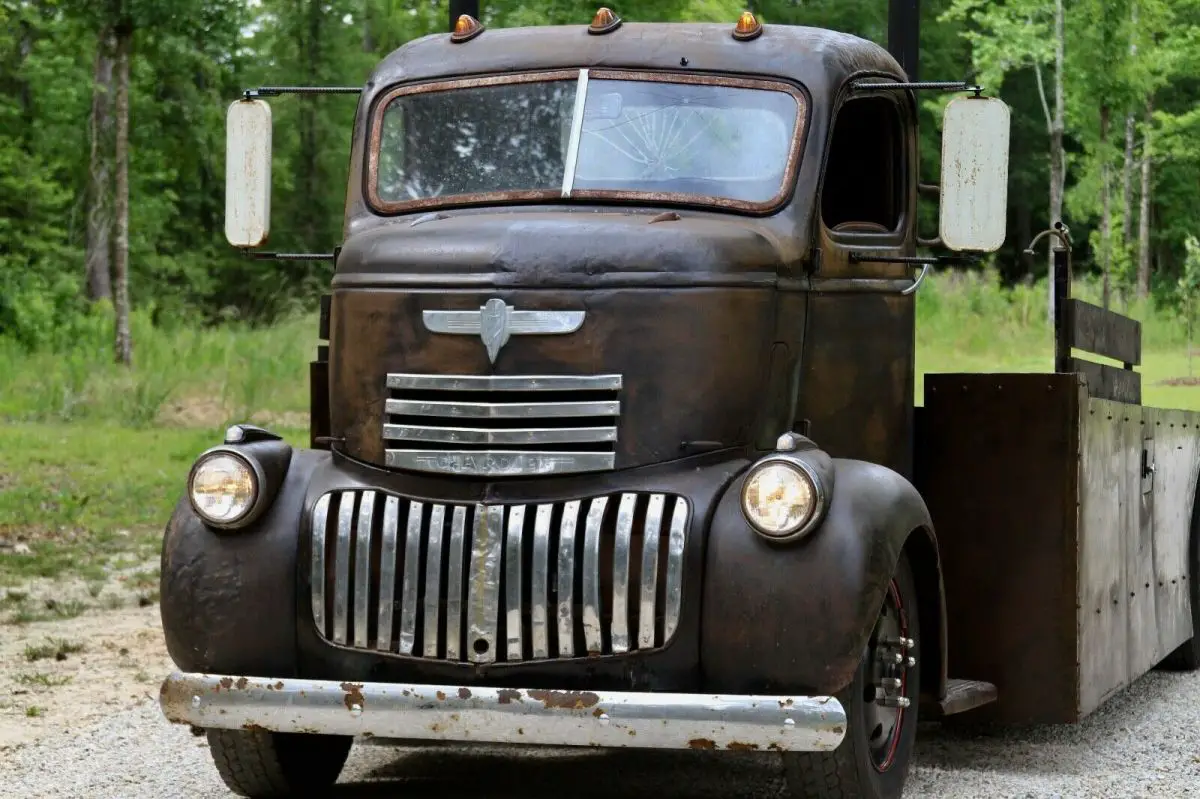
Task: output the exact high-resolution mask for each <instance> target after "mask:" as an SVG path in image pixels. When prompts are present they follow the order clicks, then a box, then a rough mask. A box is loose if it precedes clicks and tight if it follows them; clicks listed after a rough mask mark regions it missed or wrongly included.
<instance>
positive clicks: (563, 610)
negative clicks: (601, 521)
mask: <svg viewBox="0 0 1200 799" xmlns="http://www.w3.org/2000/svg"><path fill="white" fill-rule="evenodd" d="M579 507H580V502H579V500H572V501H571V502H568V503H567V504H566V505H564V506H563V515H562V523H561V525H560V527H559V531H558V656H559V657H563V658H569V657H573V656H574V655H575V610H574V605H575V527H576V525H577V523H578V521H579Z"/></svg>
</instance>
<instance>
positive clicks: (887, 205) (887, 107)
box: [821, 96, 907, 233]
mask: <svg viewBox="0 0 1200 799" xmlns="http://www.w3.org/2000/svg"><path fill="white" fill-rule="evenodd" d="M906 176H907V170H906V166H905V159H904V126H903V124H902V121H901V117H900V109H899V107H898V106H897V105H896V102H895V100H893V99H892V98H891V97H887V96H873V97H862V98H855V99H852V100H849V101H847V102H846V103H845V104H844V105H843V106H842V107H841V109H840V110H839V111H838V115H837V119H836V120H835V122H834V128H833V139H832V142H831V144H830V150H829V158H828V160H827V161H826V164H825V182H824V187H823V193H822V197H821V219H822V221H823V222H824V223H825V226H826V227H827V228H829V229H830V230H832V231H835V232H843V233H891V232H893V231H895V230H897V229H899V227H900V222H901V217H902V215H903V209H904V199H905V191H904V187H905V178H906Z"/></svg>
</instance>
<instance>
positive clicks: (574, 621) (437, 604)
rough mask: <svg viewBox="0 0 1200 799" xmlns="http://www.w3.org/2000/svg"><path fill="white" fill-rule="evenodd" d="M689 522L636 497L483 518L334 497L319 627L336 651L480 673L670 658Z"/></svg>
mask: <svg viewBox="0 0 1200 799" xmlns="http://www.w3.org/2000/svg"><path fill="white" fill-rule="evenodd" d="M381 500H382V501H381ZM377 503H378V507H376V504H377ZM560 511H561V514H560ZM690 512H691V508H690V505H689V504H688V502H687V500H686V499H684V498H683V497H678V496H674V495H670V494H662V493H658V494H643V493H639V492H633V491H626V492H620V493H613V494H608V495H604V496H598V497H588V498H584V499H578V500H571V501H568V502H561V503H559V502H549V503H541V504H537V505H531V504H514V505H501V504H496V505H487V504H483V503H479V504H476V505H474V506H471V505H453V504H430V503H428V502H424V501H415V500H411V499H408V498H405V497H401V496H393V495H390V494H388V493H387V492H383V491H380V490H378V489H375V490H364V491H355V490H350V491H341V490H337V491H331V492H329V493H327V494H325V495H323V496H321V497H319V498H318V500H317V502H316V503H315V504H314V505H313V509H312V519H311V521H312V533H311V545H312V552H311V560H310V564H309V569H310V578H311V583H312V593H311V596H310V602H311V607H312V614H313V616H312V617H313V624H314V626H315V627H316V629H317V631H318V633H319V635H320V636H321V637H322V638H325V639H327V640H329V641H330V642H332V643H334V644H338V645H342V646H352V647H354V648H356V649H364V650H370V651H377V652H384V653H388V652H390V653H399V654H402V655H411V656H417V657H424V658H427V659H443V660H449V661H459V662H469V663H493V662H498V661H504V662H509V663H517V662H522V661H524V660H527V659H533V660H543V659H549V658H574V657H581V656H584V655H589V656H590V655H620V654H625V653H628V652H632V651H635V650H649V649H654V648H655V647H656V646H657V647H661V646H663V645H665V644H666V643H667V641H668V640H669V639H671V638H672V637H673V636H674V635H675V633H676V632H678V630H679V627H680V625H681V623H682V618H681V617H682V605H683V588H684V586H683V580H684V568H685V559H686V551H685V550H686V547H687V535H688V527H689V524H690ZM530 516H533V517H534V518H533V519H530V518H529V517H530ZM335 517H336V519H335ZM426 517H428V518H426ZM527 523H528V529H527V527H526V525H527ZM556 524H557V525H558V531H557V533H555V531H554V530H553V529H552V528H553V527H554V525H556ZM529 536H532V541H531V542H530V541H528V540H527V539H528V538H529ZM610 536H611V538H610ZM639 536H640V538H639ZM401 537H403V541H401ZM447 539H448V541H447ZM610 547H611V548H610ZM401 559H403V562H401ZM331 561H332V562H331ZM610 591H611V593H610ZM610 603H611V604H610ZM552 616H553V617H554V618H551V617H552ZM660 619H662V621H661V622H660V621H659V620H660ZM552 630H553V631H552ZM555 633H557V634H555ZM443 635H444V636H445V638H444V640H445V643H444V644H443V643H442V641H443V638H442V636H443Z"/></svg>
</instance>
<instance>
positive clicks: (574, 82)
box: [369, 70, 804, 211]
mask: <svg viewBox="0 0 1200 799" xmlns="http://www.w3.org/2000/svg"><path fill="white" fill-rule="evenodd" d="M383 108H384V110H383V112H382V114H379V115H378V116H377V118H376V122H375V135H374V138H373V144H372V153H371V161H372V170H371V172H372V174H373V176H374V177H373V181H372V185H371V186H370V187H369V188H370V192H371V199H372V201H373V203H374V204H375V205H376V206H378V207H379V208H380V209H381V210H384V211H402V210H409V209H413V208H420V207H428V206H434V205H451V204H457V203H472V202H496V201H506V200H521V199H532V200H548V199H554V198H616V199H620V198H628V199H642V200H652V201H680V202H699V203H708V204H716V205H723V206H730V207H737V208H745V209H748V210H765V209H767V208H770V207H772V206H774V205H776V204H778V203H779V202H780V201H782V199H783V198H784V197H785V196H786V194H787V191H788V183H789V180H790V178H791V176H792V174H793V173H794V170H795V165H796V159H797V152H798V149H799V142H800V139H801V132H802V127H803V120H804V96H803V95H802V94H801V93H800V92H799V91H797V90H795V89H793V88H791V87H787V86H784V85H782V84H774V83H768V82H762V81H745V80H731V79H720V78H711V79H707V78H704V79H701V78H696V77H693V76H655V75H640V74H634V73H618V72H599V71H592V72H591V73H590V74H589V71H588V70H579V71H571V72H559V73H551V74H542V75H535V76H530V75H522V76H513V77H507V78H489V79H483V80H476V81H462V82H457V83H451V84H436V85H433V86H418V87H413V88H408V89H401V90H399V91H397V92H394V93H393V95H392V97H391V98H390V99H389V100H387V101H385V104H384V106H383Z"/></svg>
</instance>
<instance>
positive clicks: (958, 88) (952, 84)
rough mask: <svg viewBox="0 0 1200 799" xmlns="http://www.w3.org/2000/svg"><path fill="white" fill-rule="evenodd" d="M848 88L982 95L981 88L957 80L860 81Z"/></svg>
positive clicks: (856, 89)
mask: <svg viewBox="0 0 1200 799" xmlns="http://www.w3.org/2000/svg"><path fill="white" fill-rule="evenodd" d="M850 88H851V89H853V90H855V91H860V92H866V91H879V90H881V89H882V90H891V91H906V90H911V91H914V92H919V91H931V92H973V93H974V94H975V96H976V97H980V96H982V94H983V87H982V86H976V85H973V84H970V83H967V82H966V81H961V80H957V81H947V80H940V81H932V80H926V81H917V82H915V83H864V82H862V81H856V82H854V83H851V84H850Z"/></svg>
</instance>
